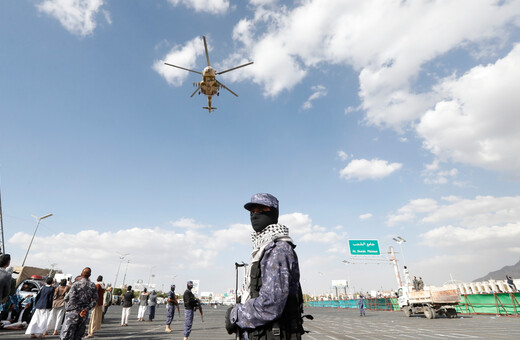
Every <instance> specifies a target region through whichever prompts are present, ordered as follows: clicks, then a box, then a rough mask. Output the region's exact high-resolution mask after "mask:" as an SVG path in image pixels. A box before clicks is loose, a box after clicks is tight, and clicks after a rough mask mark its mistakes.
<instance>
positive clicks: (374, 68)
mask: <svg viewBox="0 0 520 340" xmlns="http://www.w3.org/2000/svg"><path fill="white" fill-rule="evenodd" d="M251 4H252V5H257V6H258V7H257V8H256V11H255V13H254V15H253V17H252V18H247V19H243V20H241V21H240V22H239V23H238V24H237V25H236V26H235V30H234V38H235V39H236V40H237V41H240V42H241V43H243V45H244V46H243V47H244V48H243V49H242V52H241V53H242V55H243V56H244V57H243V58H245V59H251V60H254V61H255V67H254V68H250V69H248V70H244V71H243V72H241V74H235V75H233V76H234V77H235V78H234V80H241V79H253V81H254V82H255V83H257V84H259V85H261V86H263V88H264V94H265V95H266V96H272V97H274V96H277V95H279V94H280V93H281V92H282V91H285V90H290V89H292V88H294V86H295V85H297V84H299V83H300V82H301V81H302V80H303V79H304V78H305V77H306V76H307V74H308V73H309V71H311V70H314V69H316V68H319V67H321V66H323V65H326V66H333V67H335V68H336V69H337V70H338V72H342V70H343V69H342V67H345V68H346V67H352V68H353V69H354V70H355V71H356V72H358V74H359V76H358V78H359V92H358V94H359V97H360V100H361V104H360V105H359V107H357V108H352V107H350V108H347V109H346V110H345V113H348V112H351V111H354V110H363V111H364V112H365V117H364V121H365V123H367V124H372V125H377V126H381V127H391V128H394V129H396V130H397V131H403V130H405V129H410V128H411V129H416V128H417V131H418V135H419V136H420V137H421V138H423V139H424V142H425V147H426V148H428V150H430V151H431V152H433V153H434V154H435V155H437V156H438V157H439V158H440V159H441V161H447V160H451V161H454V162H461V163H465V164H470V165H473V166H479V167H483V168H486V169H491V170H498V171H507V172H509V173H511V174H512V175H514V176H520V159H518V158H517V157H516V155H517V154H519V151H520V150H519V149H520V133H519V132H518V131H517V130H518V129H515V128H514V127H516V126H517V125H520V124H519V123H520V117H519V116H518V115H516V114H515V108H516V107H518V106H519V101H520V97H519V96H516V93H515V89H516V88H518V87H520V76H519V73H520V71H519V70H520V67H518V64H519V61H518V59H519V56H518V55H519V52H518V50H519V49H520V47H516V48H515V49H514V50H513V51H512V52H511V53H510V55H508V56H507V57H506V58H503V59H502V60H499V61H498V62H496V64H491V65H488V66H478V65H479V62H480V61H479V59H478V58H486V59H487V60H491V58H497V56H498V55H499V54H500V53H503V52H502V51H503V50H504V48H507V43H508V41H509V38H510V35H511V32H513V30H515V29H516V28H517V27H518V26H520V20H519V18H520V4H519V3H518V2H517V1H502V2H497V1H495V0H481V1H474V0H461V1H405V2H403V1H398V0H393V1H377V0H372V1H370V0H367V1H344V0H337V1H330V0H309V1H304V2H298V3H297V5H296V7H294V8H289V7H288V6H287V5H282V4H278V3H275V2H271V1H255V2H252V3H251ZM266 4H270V5H272V6H266ZM359 18H363V20H359ZM440 23H442V24H440ZM265 28H267V30H266V29H265ZM455 50H457V51H461V52H462V53H467V56H468V60H467V61H468V63H469V66H471V65H473V66H474V69H472V70H471V71H470V72H468V73H467V74H466V75H464V76H463V77H460V78H457V77H458V75H457V74H456V71H455V70H456V68H455V67H454V66H452V65H450V64H449V61H446V60H445V59H444V58H445V57H447V56H449V53H451V52H452V51H455ZM470 57H473V58H475V59H469V58H470ZM348 72H350V70H348V71H347V70H345V71H344V73H345V74H348ZM450 73H451V74H452V76H450V77H448V78H446V75H447V74H450ZM481 80H482V81H481ZM419 81H420V85H421V86H420V87H419V86H417V84H418V83H419ZM310 105H311V103H310V102H307V103H305V104H304V106H303V108H304V109H306V108H308V107H310ZM432 108H434V109H433V110H432ZM418 121H420V123H419V124H418V125H417V122H418ZM502 131H503V133H501V132H502ZM450 177H453V176H452V174H438V175H435V176H433V177H431V178H428V179H427V181H428V182H429V183H438V184H441V183H445V182H449V181H452V180H453V178H450Z"/></svg>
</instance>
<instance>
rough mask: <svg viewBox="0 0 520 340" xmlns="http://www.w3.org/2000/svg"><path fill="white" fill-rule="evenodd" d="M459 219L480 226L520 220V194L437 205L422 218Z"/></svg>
mask: <svg viewBox="0 0 520 340" xmlns="http://www.w3.org/2000/svg"><path fill="white" fill-rule="evenodd" d="M451 221H459V223H460V224H461V225H463V226H468V227H479V226H492V225H501V224H505V223H515V222H517V221H520V196H511V197H510V196H506V197H493V196H477V197H475V199H460V200H457V201H454V202H451V204H448V205H443V206H439V207H437V209H435V210H432V211H431V212H429V214H428V215H427V216H425V217H424V218H423V219H422V222H424V223H444V222H451Z"/></svg>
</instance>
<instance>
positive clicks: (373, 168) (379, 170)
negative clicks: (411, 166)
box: [340, 159, 402, 181]
mask: <svg viewBox="0 0 520 340" xmlns="http://www.w3.org/2000/svg"><path fill="white" fill-rule="evenodd" d="M401 167H402V164H400V163H391V164H388V161H384V160H380V159H372V160H367V159H354V160H352V161H351V162H350V163H349V164H348V165H347V166H346V167H345V168H343V169H342V170H341V171H340V178H345V179H357V180H359V181H363V180H365V179H381V178H384V177H387V176H390V175H391V174H392V173H393V172H395V171H397V170H399V169H401Z"/></svg>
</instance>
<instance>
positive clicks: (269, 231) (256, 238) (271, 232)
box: [251, 224, 292, 249]
mask: <svg viewBox="0 0 520 340" xmlns="http://www.w3.org/2000/svg"><path fill="white" fill-rule="evenodd" d="M285 237H287V238H289V240H290V241H291V242H292V240H291V238H290V237H289V228H287V227H286V226H284V225H283V224H271V225H269V226H267V227H266V228H265V229H264V230H262V231H261V232H259V233H257V232H253V233H251V241H252V242H253V249H258V248H261V247H262V246H264V245H266V244H268V243H269V242H271V241H274V240H277V239H280V238H285ZM284 241H285V240H284Z"/></svg>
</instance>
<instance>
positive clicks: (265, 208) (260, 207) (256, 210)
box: [249, 204, 271, 214]
mask: <svg viewBox="0 0 520 340" xmlns="http://www.w3.org/2000/svg"><path fill="white" fill-rule="evenodd" d="M249 211H250V212H252V213H253V214H258V213H261V212H265V211H271V207H268V206H265V205H260V204H257V205H254V206H253V207H252V208H251V209H250V210H249Z"/></svg>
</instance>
